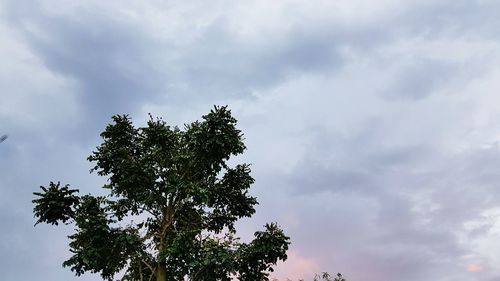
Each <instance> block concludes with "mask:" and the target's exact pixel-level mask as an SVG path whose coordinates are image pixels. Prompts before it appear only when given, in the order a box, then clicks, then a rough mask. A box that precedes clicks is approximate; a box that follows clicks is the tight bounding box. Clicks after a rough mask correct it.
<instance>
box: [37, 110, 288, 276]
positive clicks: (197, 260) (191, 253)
mask: <svg viewBox="0 0 500 281" xmlns="http://www.w3.org/2000/svg"><path fill="white" fill-rule="evenodd" d="M202 118H203V120H202V121H196V122H193V123H191V124H187V125H185V126H184V129H182V130H181V129H179V128H178V127H170V126H169V125H167V123H166V122H165V121H163V120H162V119H161V118H156V119H153V117H152V116H151V115H150V120H149V121H148V122H147V126H145V127H140V128H136V127H134V125H133V124H132V121H131V119H130V118H129V117H128V116H127V115H116V116H114V117H113V118H112V123H111V124H109V125H108V126H107V127H106V129H105V130H104V131H103V132H102V133H101V136H102V138H103V142H102V144H100V145H99V146H98V147H97V148H96V150H95V151H94V152H92V154H91V155H90V156H89V157H88V160H89V161H91V162H93V163H94V164H95V166H94V167H93V168H92V169H91V172H93V171H95V172H97V174H98V175H100V176H105V177H107V178H108V181H107V183H106V184H105V185H104V186H103V188H104V189H106V190H107V191H108V193H109V194H108V195H107V196H93V195H78V194H79V190H78V189H71V188H70V186H69V185H64V186H63V185H61V184H60V183H59V182H58V183H54V182H51V183H50V184H49V185H48V186H47V187H44V186H41V189H42V192H35V193H34V194H35V195H36V196H37V197H36V199H34V200H33V203H34V205H35V207H34V215H35V217H36V218H37V219H38V220H37V222H36V224H38V223H48V224H52V225H58V224H59V223H65V224H70V223H74V224H75V226H76V227H75V233H74V234H72V235H70V236H68V237H69V238H70V240H71V241H70V243H69V247H70V251H71V252H72V253H73V256H71V257H70V258H69V259H68V260H67V261H65V262H64V263H63V266H65V267H70V268H71V270H72V271H74V272H75V273H76V275H78V276H79V275H81V274H83V273H84V272H92V273H100V274H101V276H102V278H103V279H105V280H113V278H114V276H115V275H116V274H117V273H118V272H120V271H122V272H125V273H124V276H123V278H122V280H141V281H143V280H153V279H156V280H157V281H167V280H171V281H173V280H175V281H178V280H184V278H187V279H188V280H193V281H201V280H204V281H211V280H214V281H215V280H231V278H234V277H236V278H238V279H239V280H244V281H256V280H268V275H269V272H272V271H273V266H274V265H275V264H276V263H277V261H278V260H286V258H287V255H286V251H287V249H288V245H289V243H290V242H289V237H287V236H286V235H285V234H284V233H283V231H282V230H281V229H280V228H279V227H278V226H277V225H276V224H275V223H271V224H266V225H265V229H264V230H263V231H257V232H255V239H254V240H253V241H252V242H249V243H243V242H240V240H239V239H238V238H237V237H235V234H236V230H235V226H234V224H235V222H236V221H237V220H238V219H239V218H243V217H250V216H251V215H252V214H254V212H255V208H254V206H255V205H256V204H257V200H256V198H255V197H252V196H250V195H249V194H248V190H249V188H250V185H251V184H252V183H253V182H254V179H253V178H252V177H251V176H250V166H249V165H248V164H239V165H235V166H233V167H230V165H229V164H228V160H229V159H230V157H231V156H234V155H238V154H241V153H243V152H244V150H245V149H246V147H245V145H244V143H243V135H242V133H241V131H240V130H238V129H237V128H236V123H237V121H236V119H235V118H233V117H232V116H231V112H230V110H228V109H227V107H217V106H216V107H214V109H213V110H211V111H210V113H208V114H207V115H205V116H203V117H202Z"/></svg>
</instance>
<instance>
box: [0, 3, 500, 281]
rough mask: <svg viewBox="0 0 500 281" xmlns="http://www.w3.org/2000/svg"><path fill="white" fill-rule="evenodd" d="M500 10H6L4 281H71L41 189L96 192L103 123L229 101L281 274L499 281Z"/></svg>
mask: <svg viewBox="0 0 500 281" xmlns="http://www.w3.org/2000/svg"><path fill="white" fill-rule="evenodd" d="M499 11H500V2H499V1H495V0H468V1H465V0H441V1H430V0H406V1H393V0H377V1H362V0H350V1H343V0H328V1H323V0H313V1H304V0H300V1H299V0H287V1H283V0H273V1H264V0H255V1H223V0H214V1H168V0H162V1H160V0H158V1H156V0H151V1H128V2H127V3H124V2H123V1H111V0H110V1H97V0H95V1H94V0H88V1H51V0H47V1H16V0H0V54H1V63H0V89H1V92H0V97H1V100H0V135H3V134H8V135H9V138H8V139H7V140H5V141H4V142H3V143H1V144H0V222H1V224H2V227H1V230H0V279H1V280H11V281H24V280H32V279H35V278H36V279H40V278H41V279H42V280H51V281H68V280H86V281H89V280H90V281H95V280H101V279H100V278H99V276H98V275H92V274H85V275H84V276H82V277H80V278H78V277H75V276H74V274H73V273H72V272H71V271H70V270H69V269H68V268H62V266H61V264H62V262H63V261H64V260H65V259H67V258H68V257H69V256H70V253H69V251H68V246H67V244H68V239H67V238H66V236H67V235H69V234H70V233H71V232H72V227H71V226H63V227H50V226H45V225H39V226H37V227H36V228H34V227H33V225H34V223H35V219H34V218H33V214H32V208H33V205H32V203H31V200H32V199H33V195H32V192H34V191H37V189H38V186H40V185H46V184H47V183H48V182H49V181H61V182H63V183H70V184H71V185H72V186H73V187H77V188H79V189H80V190H81V191H82V192H84V193H93V192H100V191H99V190H100V186H101V185H102V184H103V183H104V182H105V179H103V178H99V177H97V176H96V175H94V174H89V172H88V171H89V169H90V168H91V167H92V164H91V163H89V162H87V161H86V157H87V156H88V155H89V154H90V152H91V151H92V150H93V149H94V148H95V147H96V146H97V145H98V144H99V143H100V137H99V133H100V132H101V131H102V130H103V129H104V127H105V126H106V124H108V123H109V122H110V118H111V116H112V115H114V114H129V115H130V116H132V118H133V120H134V122H135V123H136V124H137V125H138V126H140V125H142V124H144V122H145V120H147V118H148V113H151V114H152V115H154V116H161V117H163V118H164V119H165V120H166V121H167V122H169V123H170V124H172V125H180V126H182V124H184V123H188V122H191V121H194V120H197V119H200V117H201V116H202V115H203V114H206V113H207V112H209V111H210V109H211V108H212V107H213V105H228V106H229V108H230V109H231V110H232V113H233V115H234V116H235V117H236V118H237V119H238V121H239V122H238V126H239V128H240V129H241V130H242V131H243V133H244V135H245V142H246V145H247V147H248V150H247V151H246V153H245V154H244V155H242V156H240V157H238V158H237V159H236V160H235V162H248V163H252V175H253V176H254V178H255V179H256V183H255V184H254V186H253V187H252V191H251V193H252V194H253V195H255V196H257V197H258V200H259V202H260V205H259V206H258V208H257V213H256V214H255V215H254V216H253V217H252V218H249V219H244V220H242V221H241V222H240V223H239V224H238V229H239V234H240V235H241V236H242V237H243V239H247V238H250V237H251V236H252V235H253V232H254V231H256V230H260V229H262V225H263V224H264V223H266V222H271V221H276V222H278V223H279V224H280V225H281V227H282V228H283V229H284V230H285V232H286V234H287V235H289V236H290V237H291V241H292V244H291V247H290V250H289V252H288V256H289V258H288V260H287V261H286V262H284V263H280V264H279V265H278V267H277V269H276V272H275V274H274V276H275V277H277V278H280V279H281V280H285V279H286V278H290V279H293V280H296V279H299V278H311V277H312V276H313V274H314V273H315V272H322V271H329V272H332V273H334V272H342V273H343V274H344V276H345V277H346V278H347V279H348V280H349V281H401V280H405V281H421V280H433V281H451V280H453V281H500V266H498V265H499V264H500V94H499V93H500V16H499Z"/></svg>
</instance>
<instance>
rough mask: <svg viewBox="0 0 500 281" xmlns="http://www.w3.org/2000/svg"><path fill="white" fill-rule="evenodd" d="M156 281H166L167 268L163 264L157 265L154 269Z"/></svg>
mask: <svg viewBox="0 0 500 281" xmlns="http://www.w3.org/2000/svg"><path fill="white" fill-rule="evenodd" d="M156 281H167V268H166V267H165V264H158V267H157V268H156Z"/></svg>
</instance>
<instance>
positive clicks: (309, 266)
mask: <svg viewBox="0 0 500 281" xmlns="http://www.w3.org/2000/svg"><path fill="white" fill-rule="evenodd" d="M287 254H288V259H287V260H286V261H285V262H284V263H281V264H279V265H278V266H277V268H276V271H275V272H274V273H273V274H272V277H274V278H277V279H278V280H280V281H282V280H287V278H289V279H291V280H299V279H310V278H311V276H314V274H315V273H318V272H319V270H320V267H319V265H318V262H317V261H315V260H314V259H312V258H308V257H304V256H301V255H300V253H299V252H297V251H295V250H289V251H288V253H287Z"/></svg>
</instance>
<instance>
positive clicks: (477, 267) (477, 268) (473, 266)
mask: <svg viewBox="0 0 500 281" xmlns="http://www.w3.org/2000/svg"><path fill="white" fill-rule="evenodd" d="M465 270H467V271H468V272H481V271H483V270H484V268H483V267H482V266H481V265H479V264H475V263H469V264H467V265H466V266H465Z"/></svg>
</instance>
